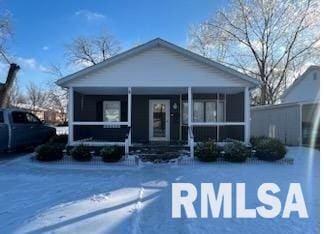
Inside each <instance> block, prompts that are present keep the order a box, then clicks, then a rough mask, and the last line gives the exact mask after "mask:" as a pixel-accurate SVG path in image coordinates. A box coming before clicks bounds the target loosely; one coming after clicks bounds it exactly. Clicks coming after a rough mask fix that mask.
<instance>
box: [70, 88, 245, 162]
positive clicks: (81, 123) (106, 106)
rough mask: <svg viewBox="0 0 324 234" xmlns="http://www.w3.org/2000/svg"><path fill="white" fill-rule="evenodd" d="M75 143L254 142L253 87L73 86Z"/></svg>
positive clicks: (72, 117) (71, 139) (71, 141)
mask: <svg viewBox="0 0 324 234" xmlns="http://www.w3.org/2000/svg"><path fill="white" fill-rule="evenodd" d="M69 133H70V134H69V145H70V146H74V145H78V144H84V145H89V146H107V145H121V146H124V147H125V152H126V154H128V152H129V147H131V146H139V145H147V144H157V145H159V144H160V145H170V146H172V145H184V146H188V147H190V153H191V155H192V156H193V153H194V152H193V151H194V145H195V143H197V142H202V141H207V140H209V139H212V140H214V141H215V142H218V143H221V142H223V141H224V140H225V139H226V138H232V139H237V140H240V141H244V142H245V143H246V144H248V143H249V139H250V99H249V88H248V87H70V88H69Z"/></svg>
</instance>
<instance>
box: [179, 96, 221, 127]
mask: <svg viewBox="0 0 324 234" xmlns="http://www.w3.org/2000/svg"><path fill="white" fill-rule="evenodd" d="M195 102H202V103H203V109H204V110H203V111H204V120H203V121H202V122H203V123H214V122H215V123H217V122H219V123H221V122H226V99H225V96H224V98H222V99H215V98H213V99H194V100H192V108H191V109H192V115H193V111H194V108H193V106H194V103H195ZM207 102H214V103H215V104H216V121H214V122H211V121H209V122H207V121H206V114H207V113H206V103H207ZM220 102H222V103H223V121H218V108H219V107H218V106H219V104H218V103H220ZM185 104H186V105H187V106H188V100H182V110H183V111H182V116H181V120H182V126H188V118H187V121H184V118H183V116H184V113H185V111H184V110H185V108H184V105H185ZM187 110H188V108H187ZM187 112H188V111H187ZM187 116H188V114H187ZM193 116H194V115H193ZM193 116H192V122H195V121H194V118H193ZM196 123H200V122H196Z"/></svg>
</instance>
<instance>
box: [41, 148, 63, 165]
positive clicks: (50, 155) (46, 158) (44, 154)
mask: <svg viewBox="0 0 324 234" xmlns="http://www.w3.org/2000/svg"><path fill="white" fill-rule="evenodd" d="M62 150H63V148H62V147H61V146H60V145H57V144H44V145H40V146H38V147H37V148H36V149H35V153H36V159H37V160H39V161H43V162H50V161H56V160H61V159H62V158H63V152H62Z"/></svg>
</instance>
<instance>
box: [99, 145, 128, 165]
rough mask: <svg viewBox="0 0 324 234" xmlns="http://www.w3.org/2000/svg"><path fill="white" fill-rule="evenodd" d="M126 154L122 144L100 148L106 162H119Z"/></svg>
mask: <svg viewBox="0 0 324 234" xmlns="http://www.w3.org/2000/svg"><path fill="white" fill-rule="evenodd" d="M124 154H125V153H124V149H123V147H120V146H111V147H104V148H102V149H101V150H100V156H101V157H102V161H104V162H118V161H119V160H121V159H122V157H123V155H124Z"/></svg>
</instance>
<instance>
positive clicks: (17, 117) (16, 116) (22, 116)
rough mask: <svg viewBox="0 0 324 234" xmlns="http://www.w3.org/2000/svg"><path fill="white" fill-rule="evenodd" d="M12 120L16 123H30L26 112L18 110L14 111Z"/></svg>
mask: <svg viewBox="0 0 324 234" xmlns="http://www.w3.org/2000/svg"><path fill="white" fill-rule="evenodd" d="M12 120H13V122H14V123H18V124H26V123H28V121H27V116H26V112H18V111H15V112H12Z"/></svg>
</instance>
